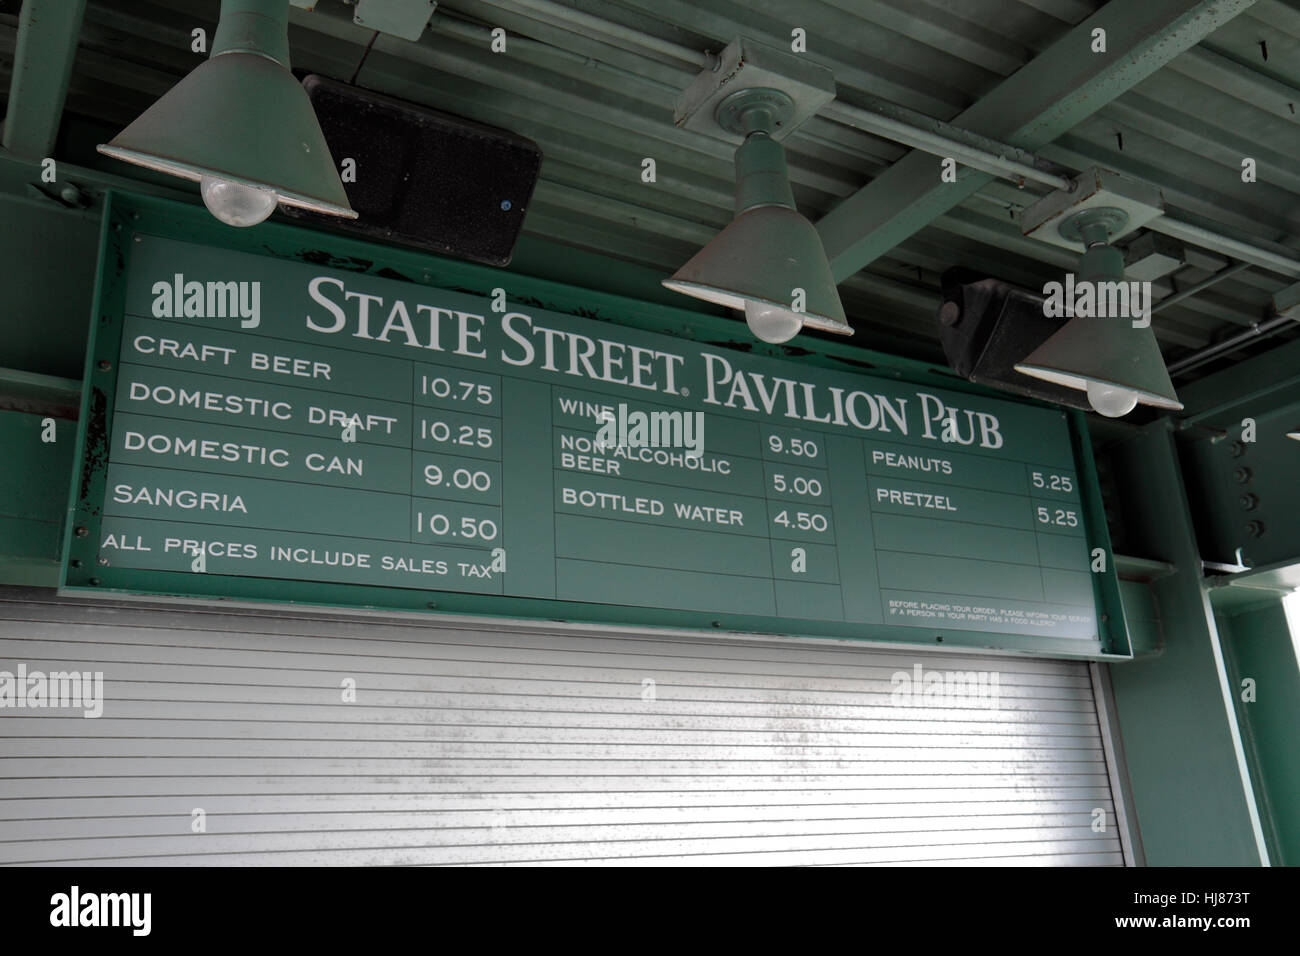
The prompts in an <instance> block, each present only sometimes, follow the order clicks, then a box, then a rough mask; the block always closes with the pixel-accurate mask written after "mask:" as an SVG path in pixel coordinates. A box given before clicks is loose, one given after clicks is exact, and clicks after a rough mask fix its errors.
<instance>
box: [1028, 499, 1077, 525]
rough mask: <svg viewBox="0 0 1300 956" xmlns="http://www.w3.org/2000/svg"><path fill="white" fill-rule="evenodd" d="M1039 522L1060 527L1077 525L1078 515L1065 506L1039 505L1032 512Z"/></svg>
mask: <svg viewBox="0 0 1300 956" xmlns="http://www.w3.org/2000/svg"><path fill="white" fill-rule="evenodd" d="M1034 515H1035V517H1037V518H1038V523H1039V524H1051V525H1057V526H1058V527H1061V528H1077V527H1079V515H1078V514H1077V513H1075V512H1074V511H1068V510H1066V509H1065V508H1044V507H1042V506H1041V505H1040V506H1039V507H1038V508H1037V509H1036V510H1035V512H1034Z"/></svg>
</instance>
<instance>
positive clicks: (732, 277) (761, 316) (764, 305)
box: [663, 130, 853, 342]
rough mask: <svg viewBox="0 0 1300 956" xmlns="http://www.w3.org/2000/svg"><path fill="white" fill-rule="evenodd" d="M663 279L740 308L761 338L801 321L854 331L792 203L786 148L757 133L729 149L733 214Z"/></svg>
mask: <svg viewBox="0 0 1300 956" xmlns="http://www.w3.org/2000/svg"><path fill="white" fill-rule="evenodd" d="M663 284H664V286H665V287H667V288H669V289H672V290H673V291H674V292H683V293H685V294H686V295H690V296H694V297H695V298H697V299H704V300H705V301H707V302H716V303H718V304H719V305H725V306H729V307H730V308H733V309H740V310H741V311H743V312H744V313H745V318H746V320H747V321H748V322H749V327H750V329H751V330H752V331H753V332H754V334H755V335H756V336H758V337H759V338H760V339H762V340H763V341H765V342H786V341H788V340H790V339H792V338H793V337H794V336H795V335H796V334H797V333H798V332H799V330H800V329H801V328H803V326H805V325H807V326H810V327H812V328H814V329H821V330H823V331H825V332H838V333H839V334H841V335H852V334H853V327H852V326H851V325H849V323H848V322H847V321H846V320H845V318H844V306H843V305H842V304H841V303H840V294H839V292H838V291H837V290H836V288H835V277H834V276H833V275H832V274H831V265H830V262H829V261H828V260H827V258H826V249H825V247H823V246H822V240H821V236H819V235H818V234H817V230H816V229H815V228H814V227H813V224H812V223H811V222H809V221H808V220H807V219H805V218H804V217H803V216H801V215H800V214H799V211H798V210H797V209H796V208H795V205H794V195H793V194H792V193H791V191H790V178H789V174H788V173H787V171H786V165H785V150H784V149H783V148H782V146H781V144H780V143H778V142H775V141H774V140H773V139H772V138H771V136H769V135H768V134H767V133H766V132H763V131H762V130H758V131H755V132H753V133H751V134H750V135H749V136H748V137H747V138H746V140H745V142H744V143H743V144H742V145H741V147H740V148H739V149H738V150H736V218H735V219H734V220H732V223H731V225H729V226H727V228H726V229H724V230H722V232H720V233H718V235H717V237H716V238H714V239H713V241H712V242H710V243H709V244H708V245H707V246H705V247H704V248H703V249H701V250H700V251H699V252H697V253H696V254H695V255H694V256H693V257H692V258H691V260H690V261H689V262H687V263H686V265H684V266H682V267H681V268H680V269H678V270H677V273H676V274H675V275H674V276H673V277H672V278H671V279H664V280H663ZM797 290H798V291H797Z"/></svg>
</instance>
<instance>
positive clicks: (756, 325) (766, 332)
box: [745, 302, 803, 345]
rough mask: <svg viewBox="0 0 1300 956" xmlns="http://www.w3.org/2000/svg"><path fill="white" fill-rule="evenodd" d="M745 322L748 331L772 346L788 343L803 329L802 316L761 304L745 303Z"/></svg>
mask: <svg viewBox="0 0 1300 956" xmlns="http://www.w3.org/2000/svg"><path fill="white" fill-rule="evenodd" d="M745 321H746V322H747V323H748V324H749V331H751V332H753V333H754V334H755V335H756V336H758V337H759V338H760V339H762V340H763V341H764V342H771V343H772V344H773V345H780V344H781V343H782V342H789V341H790V340H791V339H792V338H794V337H795V336H796V335H798V334H799V330H800V329H802V328H803V316H802V315H798V314H796V313H794V312H791V311H789V310H788V309H782V308H778V307H777V306H774V305H764V304H763V303H761V302H746V303H745Z"/></svg>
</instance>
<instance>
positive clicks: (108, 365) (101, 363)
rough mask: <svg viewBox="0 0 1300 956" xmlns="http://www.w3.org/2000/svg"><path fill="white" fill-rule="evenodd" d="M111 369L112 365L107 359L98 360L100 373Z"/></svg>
mask: <svg viewBox="0 0 1300 956" xmlns="http://www.w3.org/2000/svg"><path fill="white" fill-rule="evenodd" d="M112 367H113V363H112V362H110V361H109V360H108V359H100V360H99V368H100V370H101V371H104V372H107V371H108V370H109V369H111V368H112Z"/></svg>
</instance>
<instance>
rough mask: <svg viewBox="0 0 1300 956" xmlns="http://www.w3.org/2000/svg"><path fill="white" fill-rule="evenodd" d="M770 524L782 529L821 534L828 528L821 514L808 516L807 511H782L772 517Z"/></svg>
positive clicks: (827, 523) (828, 525) (824, 517)
mask: <svg viewBox="0 0 1300 956" xmlns="http://www.w3.org/2000/svg"><path fill="white" fill-rule="evenodd" d="M772 523H773V524H779V525H780V526H781V527H782V528H787V529H789V528H795V529H797V530H799V531H814V532H816V533H818V534H823V533H825V531H826V530H827V529H828V528H829V527H830V524H829V522H827V520H826V516H825V515H823V514H809V513H808V512H807V511H790V510H789V509H783V510H781V511H778V512H777V513H776V514H775V515H773V516H772Z"/></svg>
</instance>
